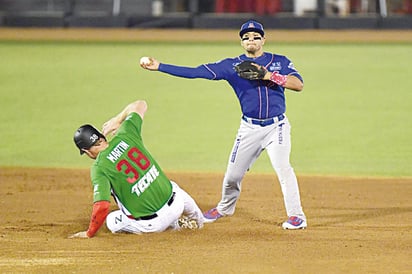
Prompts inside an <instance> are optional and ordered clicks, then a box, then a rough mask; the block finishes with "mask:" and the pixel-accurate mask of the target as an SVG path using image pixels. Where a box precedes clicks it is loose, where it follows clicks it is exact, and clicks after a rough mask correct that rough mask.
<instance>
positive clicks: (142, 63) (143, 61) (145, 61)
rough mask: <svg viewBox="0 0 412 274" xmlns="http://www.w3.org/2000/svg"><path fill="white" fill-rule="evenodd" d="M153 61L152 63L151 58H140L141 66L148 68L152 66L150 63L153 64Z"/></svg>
mask: <svg viewBox="0 0 412 274" xmlns="http://www.w3.org/2000/svg"><path fill="white" fill-rule="evenodd" d="M151 62H152V61H150V58H149V57H146V56H145V57H142V58H140V64H141V65H146V66H148V65H150V63H151Z"/></svg>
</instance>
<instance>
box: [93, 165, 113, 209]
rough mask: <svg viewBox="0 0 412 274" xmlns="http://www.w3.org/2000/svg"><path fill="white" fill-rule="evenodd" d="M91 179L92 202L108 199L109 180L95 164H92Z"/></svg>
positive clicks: (109, 190)
mask: <svg viewBox="0 0 412 274" xmlns="http://www.w3.org/2000/svg"><path fill="white" fill-rule="evenodd" d="M90 176H91V180H92V186H93V202H94V203H95V202H99V201H110V196H111V186H110V181H109V179H108V178H107V176H105V175H104V174H103V172H102V170H101V169H99V168H97V166H92V169H91V174H90Z"/></svg>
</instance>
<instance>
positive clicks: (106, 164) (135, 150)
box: [91, 112, 172, 218]
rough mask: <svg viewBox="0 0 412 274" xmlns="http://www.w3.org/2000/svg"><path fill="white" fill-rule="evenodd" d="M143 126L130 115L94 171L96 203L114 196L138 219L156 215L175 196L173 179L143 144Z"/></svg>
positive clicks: (93, 182) (100, 155)
mask: <svg viewBox="0 0 412 274" xmlns="http://www.w3.org/2000/svg"><path fill="white" fill-rule="evenodd" d="M142 123H143V120H142V118H141V117H140V115H139V114H137V113H135V112H133V113H132V114H130V115H129V116H128V117H127V118H126V119H125V120H124V121H123V123H122V124H121V126H120V127H119V129H118V132H117V134H116V135H115V136H114V137H113V139H112V140H111V141H110V142H109V146H108V147H107V148H106V149H105V150H103V151H101V152H100V153H99V155H98V156H97V158H96V160H95V162H94V164H93V166H92V168H91V180H92V185H93V200H94V202H97V201H102V200H107V201H109V200H110V195H113V197H114V198H115V200H116V202H117V203H118V205H119V207H120V208H121V209H122V210H123V212H124V213H125V214H126V215H132V216H133V217H135V218H137V217H141V216H147V215H151V214H154V213H155V212H156V211H158V210H159V209H160V208H162V207H163V205H164V204H165V203H166V202H167V201H168V199H169V198H170V197H171V195H172V184H171V183H170V180H169V179H168V178H167V177H166V175H165V174H164V172H163V171H162V170H161V169H160V167H159V165H158V164H157V163H156V161H155V160H154V159H153V157H152V156H151V155H150V153H149V152H148V151H147V149H146V148H145V147H144V145H143V140H142V136H141V130H142ZM119 202H120V203H119Z"/></svg>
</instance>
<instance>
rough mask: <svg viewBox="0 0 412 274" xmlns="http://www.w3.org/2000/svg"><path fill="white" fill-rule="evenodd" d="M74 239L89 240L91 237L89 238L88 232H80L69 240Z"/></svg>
mask: <svg viewBox="0 0 412 274" xmlns="http://www.w3.org/2000/svg"><path fill="white" fill-rule="evenodd" d="M74 238H82V239H88V238H89V236H87V231H80V232H77V233H75V234H73V235H70V236H69V239H74Z"/></svg>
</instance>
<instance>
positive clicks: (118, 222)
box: [106, 210, 127, 233]
mask: <svg viewBox="0 0 412 274" xmlns="http://www.w3.org/2000/svg"><path fill="white" fill-rule="evenodd" d="M126 219H127V216H126V215H124V214H123V212H121V211H120V210H116V211H112V212H110V213H109V215H107V217H106V226H107V228H108V229H109V230H110V231H111V232H112V233H117V232H120V231H122V229H123V228H124V227H125V225H126V223H127V220H126Z"/></svg>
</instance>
